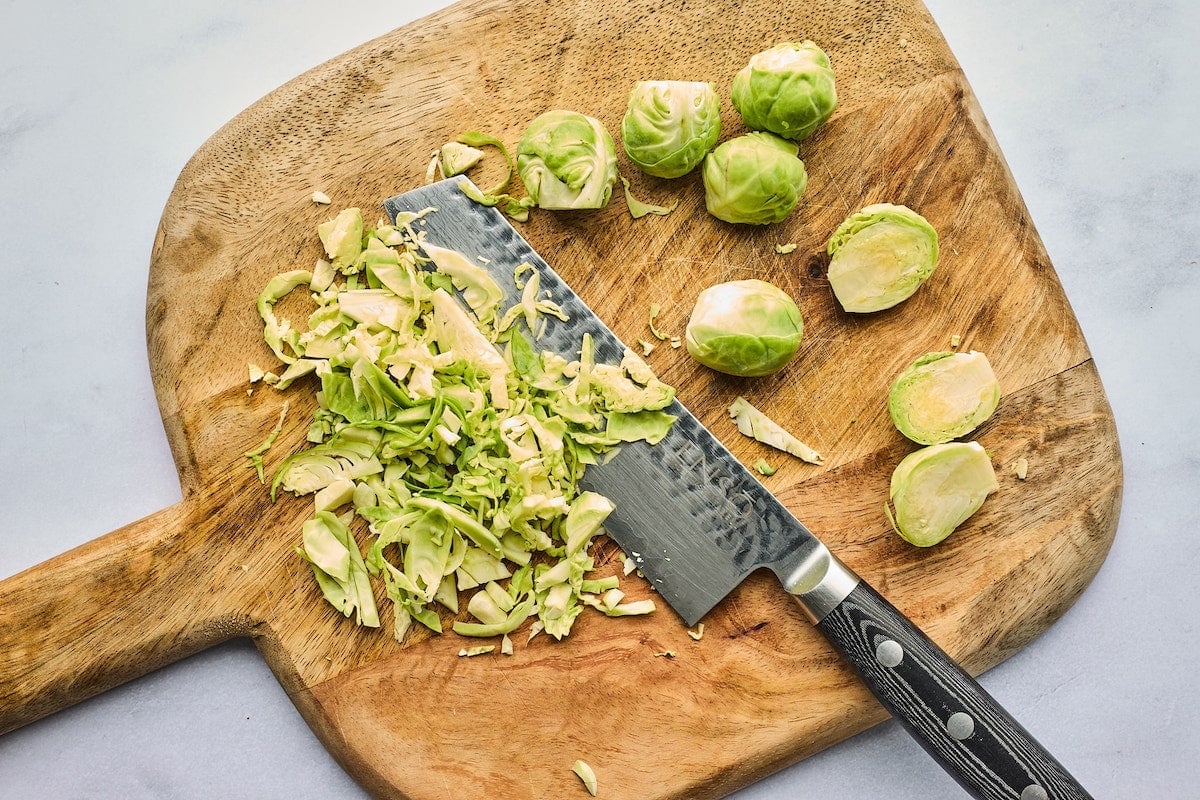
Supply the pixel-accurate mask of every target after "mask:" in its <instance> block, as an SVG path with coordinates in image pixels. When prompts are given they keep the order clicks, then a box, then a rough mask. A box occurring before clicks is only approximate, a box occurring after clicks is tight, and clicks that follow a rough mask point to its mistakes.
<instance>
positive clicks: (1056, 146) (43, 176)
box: [0, 0, 1200, 800]
mask: <svg viewBox="0 0 1200 800" xmlns="http://www.w3.org/2000/svg"><path fill="white" fill-rule="evenodd" d="M99 5H101V4H82V3H66V2H61V0H60V1H59V2H50V3H43V2H35V1H34V0H18V1H17V2H13V1H12V0H6V1H5V2H0V252H2V256H0V278H2V285H3V293H2V294H0V341H2V342H3V343H4V352H3V361H2V362H0V363H2V371H0V376H2V377H0V508H3V509H4V511H3V515H2V516H0V576H7V575H11V574H13V573H16V572H18V571H20V570H22V569H24V568H26V567H28V566H31V565H33V564H35V563H37V562H39V561H42V560H44V559H46V558H48V557H50V556H53V555H55V554H57V553H59V552H61V551H63V550H66V549H68V548H70V547H72V546H74V545H77V544H79V543H82V542H84V541H86V540H88V539H91V538H94V537H96V536H99V535H101V534H104V533H106V532H108V531H110V530H112V529H114V528H116V527H118V526H120V525H122V524H125V523H127V522H130V521H132V520H134V519H137V518H139V517H141V516H144V515H146V514H148V513H150V512H153V511H157V510H159V509H161V508H164V507H166V506H168V505H170V504H172V503H174V502H176V501H177V500H178V499H179V496H180V495H179V488H178V484H177V482H176V477H175V470H174V466H173V465H172V462H171V458H170V455H169V453H168V450H167V444H166V440H165V437H164V435H163V432H162V427H161V424H160V422H159V416H158V411H157V407H156V405H155V402H154V397H153V392H152V389H151V386H150V379H149V374H148V368H147V362H146V352H145V341H144V304H145V286H146V271H147V264H148V257H149V250H150V245H151V242H152V241H153V238H154V232H155V226H156V224H157V222H158V219H159V215H160V214H161V212H162V208H163V204H164V203H165V201H166V198H167V195H168V194H169V192H170V190H171V187H172V184H173V182H174V180H175V178H176V176H177V175H178V173H179V171H180V169H181V168H182V167H183V165H184V163H185V162H186V160H187V159H188V157H189V156H190V155H191V154H192V153H193V152H194V151H195V149H196V148H197V147H198V146H199V145H200V144H201V143H202V142H203V141H204V140H205V139H206V138H208V137H209V136H210V135H211V134H212V133H213V132H214V131H215V130H216V129H217V128H218V127H220V126H221V125H222V124H223V123H224V122H225V121H226V120H228V119H229V118H230V117H232V116H233V115H235V114H236V113H237V112H238V111H240V110H242V109H243V108H244V107H246V106H247V105H249V104H250V103H252V102H253V101H254V100H256V99H257V98H259V97H260V96H262V95H263V94H265V93H267V92H268V91H270V90H271V89H273V88H274V87H276V86H277V85H279V84H281V83H283V82H284V81H286V80H288V79H289V78H292V77H293V76H295V75H297V74H299V73H300V72H302V71H304V70H306V69H308V68H309V67H312V66H315V65H317V64H319V63H321V62H322V61H324V60H326V59H327V58H330V57H332V56H334V55H336V54H338V53H340V52H343V51H345V50H347V49H350V48H351V47H353V46H355V45H357V44H359V43H361V42H363V41H365V40H367V39H370V38H373V37H375V36H377V35H380V34H382V33H385V32H387V31H388V30H391V29H392V28H394V27H397V26H399V25H401V24H403V23H405V22H407V21H410V20H412V19H415V18H416V17H418V16H421V15H423V14H425V13H428V12H429V11H431V10H433V9H434V8H436V7H439V6H441V5H442V3H441V2H437V0H426V1H425V2H397V1H396V0H392V1H391V2H364V1H363V0H358V1H357V2H329V0H322V2H303V3H285V2H281V1H280V0H263V1H262V2H253V3H234V2H229V1H228V0H225V1H224V2H223V1H222V0H203V1H202V2H191V3H183V4H158V3H148V2H138V1H137V0H124V1H123V2H111V3H106V4H104V5H105V6H107V8H105V9H103V10H98V9H97V8H96V7H97V6H99ZM518 8H519V6H518ZM930 8H931V11H932V13H933V15H934V17H935V18H936V19H937V21H938V23H939V24H940V25H941V27H942V30H943V31H944V33H945V35H946V37H947V39H948V40H949V42H950V45H951V47H952V48H953V50H954V52H955V54H956V55H957V56H958V58H959V60H960V62H961V63H962V65H963V67H964V69H965V71H966V74H967V77H968V79H969V80H970V82H971V84H972V85H973V87H974V89H975V91H976V93H977V94H978V96H979V100H980V103H981V104H982V106H983V109H984V111H985V113H986V115H987V117H988V119H989V121H990V123H991V125H992V127H993V129H994V130H995V133H996V136H997V138H998V139H999V141H1000V145H1001V147H1002V149H1003V151H1004V153H1005V154H1006V156H1007V159H1008V162H1009V164H1010V166H1011V168H1012V171H1013V173H1014V174H1015V176H1016V181H1017V184H1018V186H1019V187H1020V188H1021V190H1022V192H1023V194H1024V197H1025V199H1026V201H1027V203H1028V205H1029V208H1030V211H1031V213H1032V216H1033V219H1034V222H1035V223H1036V225H1037V228H1038V230H1039V232H1040V233H1041V236H1042V238H1043V240H1044V241H1045V244H1046V247H1047V249H1048V250H1049V252H1050V256H1051V258H1052V260H1053V263H1054V264H1055V267H1056V269H1057V271H1058V274H1059V275H1060V277H1061V279H1062V282H1063V284H1064V285H1065V287H1066V291H1067V295H1068V297H1069V298H1070V300H1071V302H1072V304H1073V306H1074V309H1075V311H1076V314H1077V315H1078V317H1079V320H1080V322H1081V324H1082V326H1083V329H1084V332H1085V334H1086V336H1087V338H1088V341H1089V343H1090V345H1091V348H1092V352H1093V354H1094V355H1095V359H1096V362H1097V364H1098V365H1099V368H1100V372H1101V376H1102V378H1103V380H1104V383H1105V386H1106V388H1107V391H1108V394H1109V398H1110V400H1111V402H1112V405H1113V408H1114V410H1115V412H1116V418H1117V425H1118V429H1119V431H1120V436H1121V442H1122V447H1123V451H1124V459H1125V501H1124V510H1123V514H1122V517H1121V524H1120V528H1119V531H1118V535H1117V539H1116V543H1115V545H1114V547H1113V549H1112V551H1111V553H1110V555H1109V557H1108V560H1107V562H1106V563H1105V566H1104V567H1103V568H1102V570H1101V572H1100V574H1099V576H1098V577H1097V578H1096V580H1095V582H1094V583H1093V584H1092V585H1091V587H1090V588H1089V589H1088V591H1087V592H1086V593H1085V594H1084V596H1083V597H1082V599H1081V600H1080V601H1079V602H1078V603H1077V604H1076V606H1075V607H1074V608H1073V609H1072V610H1071V611H1070V612H1069V613H1068V614H1067V615H1066V616H1065V617H1064V618H1063V619H1062V620H1061V621H1060V622H1059V623H1058V624H1057V625H1055V626H1054V627H1053V628H1052V629H1051V630H1050V631H1049V632H1047V633H1046V634H1044V635H1043V636H1042V637H1040V638H1039V639H1038V640H1037V641H1036V642H1034V643H1033V644H1032V645H1031V646H1030V647H1028V648H1027V649H1025V650H1024V651H1022V652H1021V653H1019V654H1018V655H1016V656H1014V657H1013V658H1011V659H1010V660H1009V661H1007V662H1006V663H1004V664H1002V665H1000V666H999V667H997V668H995V669H993V670H992V671H990V672H989V673H988V674H986V675H985V676H984V678H983V681H982V682H983V683H984V685H985V686H986V687H987V688H988V689H989V690H990V691H991V692H992V693H993V694H995V695H996V696H997V697H998V698H999V699H1000V700H1001V701H1002V702H1003V703H1005V704H1006V705H1007V707H1008V708H1009V709H1010V710H1011V711H1012V712H1013V713H1014V714H1015V715H1016V716H1017V717H1018V718H1019V719H1021V720H1022V721H1023V722H1024V723H1025V724H1026V725H1027V727H1029V728H1030V729H1032V730H1033V731H1034V732H1035V733H1036V734H1037V735H1038V737H1039V738H1040V739H1041V740H1042V741H1043V742H1044V743H1045V744H1046V745H1047V746H1048V747H1049V748H1050V749H1051V750H1052V751H1053V752H1054V753H1055V754H1056V755H1057V756H1058V757H1059V758H1060V760H1062V761H1063V762H1064V763H1065V764H1066V765H1067V766H1068V767H1069V768H1070V769H1071V770H1072V771H1073V772H1074V773H1075V775H1076V776H1077V777H1079V778H1080V780H1081V781H1082V782H1083V783H1084V785H1086V786H1088V787H1089V788H1090V789H1091V791H1092V792H1093V793H1094V794H1095V795H1096V796H1097V797H1109V798H1130V797H1142V798H1183V797H1194V796H1195V794H1194V793H1195V791H1196V786H1197V785H1200V758H1198V757H1197V756H1198V754H1200V733H1197V730H1198V728H1197V726H1196V724H1195V717H1196V711H1197V701H1196V695H1195V692H1194V690H1193V686H1194V679H1193V677H1192V676H1193V674H1194V671H1195V670H1196V668H1197V660H1198V659H1197V656H1200V648H1198V647H1197V644H1196V640H1197V636H1198V633H1197V630H1196V614H1195V597H1196V591H1195V590H1196V586H1197V579H1196V575H1197V573H1198V571H1200V563H1198V559H1197V545H1196V542H1197V539H1198V537H1200V525H1198V524H1197V521H1198V519H1197V518H1198V511H1197V508H1198V506H1197V490H1198V489H1200V455H1198V454H1200V433H1198V427H1200V426H1198V424H1197V414H1196V412H1197V410H1198V403H1197V399H1196V396H1197V393H1198V391H1200V367H1198V366H1197V365H1198V364H1200V346H1198V345H1200V335H1198V334H1197V331H1196V320H1197V316H1198V314H1197V310H1198V308H1200V267H1198V266H1197V260H1198V258H1200V245H1198V243H1197V239H1198V233H1200V230H1198V228H1200V201H1198V200H1197V196H1198V195H1200V148H1198V147H1197V144H1198V137H1197V133H1196V131H1197V129H1198V128H1200V110H1198V109H1200V68H1198V67H1197V64H1198V59H1197V51H1198V50H1200V4H1192V3H1190V2H1188V0H1174V1H1173V2H1143V3H1132V2H1127V3H1114V2H1102V1H1101V0H1076V1H1075V2H1059V3H1043V2H1035V1H1034V0H1022V1H1021V2H1004V3H1000V2H994V0H971V1H970V2H966V1H965V0H935V1H934V2H931V3H930ZM517 13H520V11H518V12H517ZM792 35H796V36H802V35H803V31H796V32H792ZM602 773H603V771H602V770H601V780H603V777H602ZM601 785H602V786H603V783H602V784H601ZM0 796H3V797H13V798H17V797H23V798H34V797H45V798H62V799H63V800H69V799H70V798H110V797H111V798H117V797H120V798H213V797H224V798H243V797H244V798H251V797H253V798H289V800H301V798H321V800H326V799H327V798H331V797H338V798H356V797H361V796H363V795H362V792H361V790H360V789H358V788H357V787H356V786H355V784H354V783H353V782H352V781H351V780H350V779H349V778H348V777H347V776H346V775H345V774H344V773H343V772H342V770H341V769H340V768H339V767H338V766H337V765H336V764H335V763H334V762H333V760H332V759H331V758H330V757H329V756H328V755H327V754H326V753H325V751H324V750H323V749H322V747H321V746H320V744H319V743H318V742H317V740H316V739H315V738H314V736H313V735H312V734H311V733H310V732H309V730H308V728H307V727H306V725H305V724H304V722H303V721H302V720H301V718H300V717H299V715H298V714H297V713H296V711H295V710H294V708H293V707H292V706H291V704H290V703H289V701H288V699H287V697H286V696H285V695H284V693H283V691H282V690H281V689H280V688H279V687H278V685H277V684H276V682H275V680H274V678H273V677H272V676H271V674H270V672H269V671H268V670H267V668H266V666H265V665H264V663H263V661H262V660H261V658H260V657H259V656H258V654H257V651H256V650H255V649H254V647H253V646H252V645H251V644H249V643H248V642H245V641H239V642H233V643H230V644H228V645H225V646H222V647H218V648H216V649H214V650H211V651H209V652H206V653H203V654H201V655H198V656H195V657H193V658H190V659H187V660H185V661H183V662H181V663H178V664H176V665H174V666H171V667H169V668H166V669H163V670H161V671H159V672H157V673H154V674H151V675H149V676H146V677H145V678H142V679H140V680H137V681H134V682H133V683H131V684H128V685H126V686H124V687H121V688H119V689H116V690H114V691H111V692H108V693H107V694H105V695H102V696H100V697H98V698H96V699H94V700H91V701H88V702H85V703H83V704H81V705H79V706H76V707H74V708H71V709H68V710H66V711H63V712H61V713H59V714H57V715H55V716H53V717H50V718H48V719H45V720H43V721H41V722H38V723H35V724H33V725H29V726H27V727H25V728H23V729H20V730H18V731H16V732H13V733H10V734H8V735H6V736H4V737H0ZM960 796H961V793H960V792H959V790H958V789H957V788H956V786H955V785H954V784H953V783H952V782H951V781H950V780H949V779H948V778H947V777H945V776H944V775H942V774H941V773H940V772H939V771H938V770H937V768H936V767H935V766H934V765H933V764H932V762H931V761H929V760H927V758H926V757H925V755H924V754H923V753H922V752H921V751H920V750H919V749H918V748H917V747H916V746H915V745H914V744H913V743H911V742H910V741H909V740H908V739H907V737H906V736H905V735H904V734H903V732H902V731H901V730H900V728H899V727H898V726H897V725H895V724H894V723H887V724H884V725H882V726H880V727H878V728H876V729H873V730H871V731H869V732H867V733H865V734H863V735H861V736H858V737H856V738H854V739H852V740H850V741H848V742H846V743H844V744H842V745H839V746H837V747H834V748H832V749H831V750H829V751H827V752H825V753H823V754H820V755H818V756H816V757H814V758H812V759H809V760H808V761H806V762H803V763H801V764H799V765H797V766H795V767H793V768H791V769H788V770H785V771H784V772H782V773H779V774H777V775H775V776H773V777H771V778H768V779H767V780H765V781H763V782H761V783H759V784H757V785H755V786H753V787H750V788H748V789H746V790H744V791H742V792H740V793H739V794H738V795H737V798H738V800H779V799H781V798H801V797H804V798H822V800H843V799H846V800H849V799H851V798H887V799H888V800H915V798H922V799H923V800H930V799H931V798H933V799H934V800H936V799H937V798H957V797H960Z"/></svg>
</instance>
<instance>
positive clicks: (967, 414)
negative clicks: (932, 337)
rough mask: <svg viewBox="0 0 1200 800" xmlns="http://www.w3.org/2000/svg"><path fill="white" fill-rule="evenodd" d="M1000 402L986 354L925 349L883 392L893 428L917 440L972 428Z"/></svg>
mask: <svg viewBox="0 0 1200 800" xmlns="http://www.w3.org/2000/svg"><path fill="white" fill-rule="evenodd" d="M999 403H1000V383H999V381H997V380H996V373H995V372H993V371H992V365H991V363H989V362H988V360H987V356H985V355H984V354H983V353H979V352H976V351H974V350H972V351H970V352H969V353H949V352H946V353H926V354H925V355H923V356H921V357H920V358H918V359H917V360H916V361H914V362H913V363H912V364H910V365H909V366H908V367H906V368H905V369H904V371H903V372H901V373H900V375H899V376H898V377H897V378H896V380H895V382H894V383H893V384H892V388H891V391H890V392H888V414H889V415H890V416H891V418H892V422H893V423H894V424H895V426H896V429H897V430H899V431H900V432H901V433H903V434H904V435H905V436H907V437H908V438H909V439H912V440H913V441H914V442H916V443H917V444H941V443H942V442H948V441H950V440H951V439H957V438H959V437H960V436H965V435H967V434H968V433H970V432H971V431H973V430H975V429H976V428H978V427H979V426H980V425H982V424H983V423H984V422H986V421H987V420H988V419H989V418H991V416H992V414H993V413H994V412H995V411H996V406H997V405H998V404H999Z"/></svg>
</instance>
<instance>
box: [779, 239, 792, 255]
mask: <svg viewBox="0 0 1200 800" xmlns="http://www.w3.org/2000/svg"><path fill="white" fill-rule="evenodd" d="M775 252H776V253H778V254H779V255H781V256H786V255H787V254H788V253H794V252H796V243H795V242H788V243H787V244H777V245H775Z"/></svg>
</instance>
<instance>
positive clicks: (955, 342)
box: [950, 333, 962, 350]
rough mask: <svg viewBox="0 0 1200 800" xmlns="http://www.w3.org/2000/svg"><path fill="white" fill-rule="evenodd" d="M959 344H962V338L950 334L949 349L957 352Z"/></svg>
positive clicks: (955, 334)
mask: <svg viewBox="0 0 1200 800" xmlns="http://www.w3.org/2000/svg"><path fill="white" fill-rule="evenodd" d="M960 344H962V336H961V335H959V334H957V333H952V334H950V348H951V349H952V350H957V349H958V346H959V345H960Z"/></svg>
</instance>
